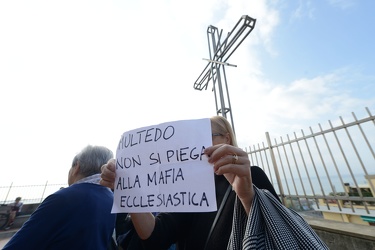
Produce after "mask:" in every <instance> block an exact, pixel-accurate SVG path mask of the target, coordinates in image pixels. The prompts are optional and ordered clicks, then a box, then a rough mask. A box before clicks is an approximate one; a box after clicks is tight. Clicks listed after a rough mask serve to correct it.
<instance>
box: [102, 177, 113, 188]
mask: <svg viewBox="0 0 375 250" xmlns="http://www.w3.org/2000/svg"><path fill="white" fill-rule="evenodd" d="M99 183H100V185H102V186H104V187H108V188H110V189H113V188H114V182H110V181H106V180H103V179H100V182H99Z"/></svg>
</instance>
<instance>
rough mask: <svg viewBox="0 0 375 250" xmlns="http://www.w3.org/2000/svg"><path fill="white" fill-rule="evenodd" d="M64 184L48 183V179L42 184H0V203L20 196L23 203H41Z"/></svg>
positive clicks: (7, 202) (8, 201) (6, 202)
mask: <svg viewBox="0 0 375 250" xmlns="http://www.w3.org/2000/svg"><path fill="white" fill-rule="evenodd" d="M62 187H66V184H49V183H48V181H47V182H46V183H45V184H42V185H13V183H11V184H10V186H0V204H9V203H11V202H14V200H15V199H16V197H18V196H20V197H22V202H23V203H24V204H31V203H41V202H42V201H43V199H45V198H46V197H47V196H48V195H50V194H52V193H54V192H56V191H57V190H59V189H60V188H62Z"/></svg>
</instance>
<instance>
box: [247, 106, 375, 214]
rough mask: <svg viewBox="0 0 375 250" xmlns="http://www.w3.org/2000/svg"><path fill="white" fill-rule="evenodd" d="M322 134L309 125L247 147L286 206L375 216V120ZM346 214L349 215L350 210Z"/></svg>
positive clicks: (343, 124)
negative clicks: (298, 130) (272, 139)
mask: <svg viewBox="0 0 375 250" xmlns="http://www.w3.org/2000/svg"><path fill="white" fill-rule="evenodd" d="M366 112H367V115H368V116H367V115H366V116H367V117H365V118H363V119H357V117H356V115H355V114H354V113H352V121H350V122H345V121H344V119H343V118H342V117H340V118H339V122H340V123H341V124H340V125H338V126H333V124H332V122H331V121H328V123H329V128H327V129H323V127H322V126H321V125H320V124H319V125H318V130H317V131H313V129H312V128H311V127H310V128H309V131H308V132H305V131H303V130H301V136H297V134H296V133H293V136H290V135H286V138H283V137H280V139H279V140H277V139H274V142H272V141H271V138H270V135H269V134H268V132H267V133H266V139H267V142H266V144H265V143H261V144H257V145H253V146H252V147H249V148H246V149H245V150H246V151H247V153H248V155H249V158H250V160H251V162H252V164H253V165H257V166H260V167H261V168H263V170H264V171H265V172H266V173H267V175H268V176H269V178H270V180H271V182H272V184H273V185H274V187H275V189H276V191H277V192H278V194H279V195H280V197H281V199H282V201H283V203H284V205H286V206H288V207H292V208H293V209H295V210H297V211H306V210H318V211H323V212H324V211H331V212H333V211H334V210H337V211H338V212H339V213H344V212H346V213H352V214H353V213H354V214H361V215H363V216H366V215H370V216H372V217H373V218H375V198H374V196H375V188H374V185H375V153H374V147H375V129H374V128H375V116H373V115H372V114H371V112H370V110H369V109H368V108H366ZM346 210H347V211H346Z"/></svg>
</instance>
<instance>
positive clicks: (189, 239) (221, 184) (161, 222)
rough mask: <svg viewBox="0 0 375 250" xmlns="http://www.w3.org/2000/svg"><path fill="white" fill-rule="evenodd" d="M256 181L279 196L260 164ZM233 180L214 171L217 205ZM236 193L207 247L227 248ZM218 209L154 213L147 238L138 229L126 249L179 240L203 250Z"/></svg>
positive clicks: (182, 247) (184, 248)
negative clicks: (141, 236)
mask: <svg viewBox="0 0 375 250" xmlns="http://www.w3.org/2000/svg"><path fill="white" fill-rule="evenodd" d="M251 176H252V181H253V184H254V185H255V186H256V187H258V188H259V189H267V190H269V191H270V192H271V193H272V194H273V195H274V196H275V197H276V198H277V199H279V198H278V196H277V194H276V191H275V190H274V188H273V186H272V184H271V183H270V181H269V179H268V177H267V175H266V174H265V173H264V172H263V170H262V169H261V168H259V167H256V166H253V167H251ZM229 185H230V184H229V183H228V181H227V180H226V179H225V177H224V176H222V175H220V176H217V175H215V187H216V200H217V206H218V207H220V204H221V202H222V200H223V197H224V194H225V192H226V190H227V188H228V186H229ZM235 198H236V193H235V192H234V191H231V193H230V195H229V197H228V200H227V202H226V204H225V206H224V208H223V211H222V214H221V216H220V219H219V220H218V222H217V224H216V227H215V229H214V231H213V232H212V234H211V238H210V240H209V242H208V244H207V248H206V250H211V249H212V250H220V249H223V250H224V249H225V250H226V249H227V245H228V242H229V237H230V234H231V230H232V220H233V211H234V202H235ZM215 216H216V211H215V212H205V213H201V212H199V213H198V212H197V213H159V214H158V215H157V216H156V217H155V228H154V231H153V232H152V234H151V236H150V237H149V238H148V239H147V240H140V239H139V238H138V236H137V234H136V233H133V234H132V236H131V240H130V242H131V244H129V245H128V248H127V249H140V248H139V247H140V243H141V244H142V246H143V249H153V250H154V249H168V247H169V246H170V245H171V244H173V243H177V249H179V250H200V249H204V245H205V243H206V239H207V236H208V234H209V231H210V229H211V225H212V223H213V221H214V219H215Z"/></svg>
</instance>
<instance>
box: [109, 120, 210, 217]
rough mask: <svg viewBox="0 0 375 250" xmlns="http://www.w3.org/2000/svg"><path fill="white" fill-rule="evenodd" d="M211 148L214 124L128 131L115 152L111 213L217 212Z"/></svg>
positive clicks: (181, 123) (201, 122)
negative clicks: (208, 150) (208, 148)
mask: <svg viewBox="0 0 375 250" xmlns="http://www.w3.org/2000/svg"><path fill="white" fill-rule="evenodd" d="M197 128H198V129H197ZM211 145H212V138H211V123H210V120H209V119H199V120H185V121H176V122H169V123H162V124H159V125H156V126H149V127H144V128H139V129H136V130H132V131H128V132H125V133H124V134H123V135H122V137H121V139H120V142H119V144H118V148H117V153H116V168H115V170H116V178H115V183H114V206H113V208H112V212H137V213H139V212H162V211H163V212H206V211H215V210H216V196H215V188H214V176H213V169H212V166H211V165H210V164H209V163H208V161H207V157H206V155H204V150H205V149H206V148H207V147H209V146H211Z"/></svg>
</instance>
